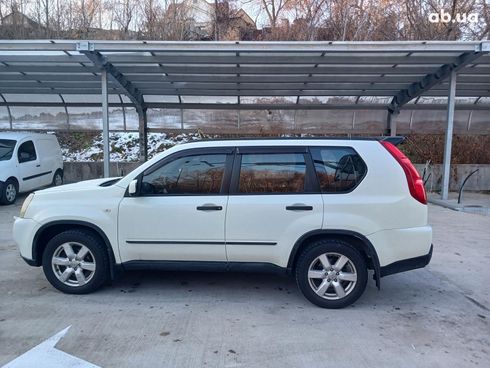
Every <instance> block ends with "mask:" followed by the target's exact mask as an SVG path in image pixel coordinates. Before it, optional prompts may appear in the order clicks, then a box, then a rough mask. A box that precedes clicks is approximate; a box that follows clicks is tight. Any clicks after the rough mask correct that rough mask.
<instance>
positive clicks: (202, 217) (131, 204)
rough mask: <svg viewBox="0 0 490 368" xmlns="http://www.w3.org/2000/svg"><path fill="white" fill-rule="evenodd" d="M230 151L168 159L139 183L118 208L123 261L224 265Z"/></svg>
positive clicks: (194, 151)
mask: <svg viewBox="0 0 490 368" xmlns="http://www.w3.org/2000/svg"><path fill="white" fill-rule="evenodd" d="M232 153H233V148H223V149H192V150H186V151H183V152H180V153H176V154H174V155H171V156H170V157H168V158H165V159H163V160H162V161H161V162H160V163H158V164H156V165H153V166H152V167H150V168H149V169H147V170H146V171H145V172H144V173H142V175H140V178H139V185H138V186H139V194H138V196H135V197H133V196H132V197H125V198H124V199H123V200H122V201H121V204H120V208H119V227H118V228H119V230H118V231H119V250H120V255H121V258H122V259H123V261H131V260H152V261H226V254H225V243H224V233H225V228H224V226H225V213H226V208H227V199H228V195H227V192H228V187H229V180H230V175H231V171H230V170H231V164H232V160H233V156H232Z"/></svg>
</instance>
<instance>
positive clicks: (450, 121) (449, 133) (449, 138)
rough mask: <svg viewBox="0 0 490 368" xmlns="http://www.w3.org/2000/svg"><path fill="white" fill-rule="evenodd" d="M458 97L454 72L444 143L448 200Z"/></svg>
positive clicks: (444, 196)
mask: <svg viewBox="0 0 490 368" xmlns="http://www.w3.org/2000/svg"><path fill="white" fill-rule="evenodd" d="M455 96H456V72H455V71H452V72H451V76H450V79H449V94H448V98H447V128H446V139H445V143H444V158H443V161H442V189H441V198H442V199H444V200H447V199H448V194H449V179H450V176H451V148H452V144H453V127H454V100H455Z"/></svg>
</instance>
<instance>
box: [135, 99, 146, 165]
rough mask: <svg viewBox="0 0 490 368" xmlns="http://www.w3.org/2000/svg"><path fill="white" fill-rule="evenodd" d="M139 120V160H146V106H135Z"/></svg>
mask: <svg viewBox="0 0 490 368" xmlns="http://www.w3.org/2000/svg"><path fill="white" fill-rule="evenodd" d="M136 111H137V112H138V121H139V143H140V161H141V162H145V161H147V160H148V119H147V117H146V107H137V108H136Z"/></svg>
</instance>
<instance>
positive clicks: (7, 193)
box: [0, 179, 19, 204]
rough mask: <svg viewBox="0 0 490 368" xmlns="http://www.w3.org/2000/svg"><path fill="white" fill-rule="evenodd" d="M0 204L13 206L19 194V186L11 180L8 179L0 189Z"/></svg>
mask: <svg viewBox="0 0 490 368" xmlns="http://www.w3.org/2000/svg"><path fill="white" fill-rule="evenodd" d="M0 189H1V191H2V192H1V193H0V204H14V203H15V200H16V199H17V194H18V193H19V185H18V184H17V182H16V181H15V180H13V179H8V180H7V181H6V182H5V183H4V184H3V186H1V187H0Z"/></svg>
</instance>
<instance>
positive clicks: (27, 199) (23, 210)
mask: <svg viewBox="0 0 490 368" xmlns="http://www.w3.org/2000/svg"><path fill="white" fill-rule="evenodd" d="M33 198H34V193H31V194H29V195H28V196H27V198H26V200H25V201H24V203H23V204H22V208H21V209H20V215H19V216H20V218H24V215H25V214H26V211H27V208H28V207H29V205H30V204H31V202H32V199H33Z"/></svg>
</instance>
